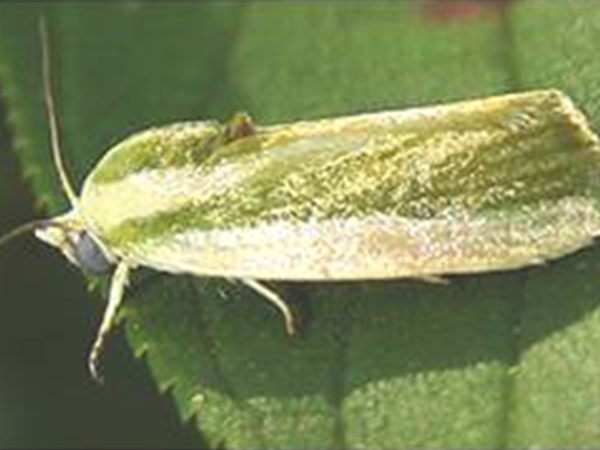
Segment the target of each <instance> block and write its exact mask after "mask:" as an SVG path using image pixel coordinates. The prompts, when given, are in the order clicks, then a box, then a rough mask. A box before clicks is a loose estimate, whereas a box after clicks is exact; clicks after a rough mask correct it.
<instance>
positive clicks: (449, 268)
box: [0, 26, 600, 376]
mask: <svg viewBox="0 0 600 450" xmlns="http://www.w3.org/2000/svg"><path fill="white" fill-rule="evenodd" d="M42 36H43V39H42V42H43V71H44V92H45V106H46V112H47V115H48V117H49V123H50V137H51V144H52V145H51V147H52V154H53V159H54V164H55V166H56V170H57V172H58V176H59V178H60V181H61V185H62V188H63V191H64V193H65V195H66V196H67V197H68V199H69V201H70V204H71V210H70V211H68V212H67V213H65V214H63V215H61V216H59V217H54V218H50V219H45V220H39V221H34V222H30V223H27V224H25V225H22V226H20V227H18V228H17V229H15V230H14V231H12V232H11V233H9V234H7V235H6V236H4V238H2V239H1V240H0V242H1V243H2V244H4V243H6V242H7V241H8V240H9V239H12V238H13V237H15V236H17V235H20V234H22V233H26V232H31V231H34V232H35V235H36V236H37V237H38V238H39V239H41V240H42V241H44V242H46V243H48V244H50V245H51V246H54V247H56V248H58V249H59V250H60V251H61V252H62V253H63V254H64V255H65V256H66V258H67V259H68V260H69V261H70V262H71V263H74V264H75V265H77V266H79V267H80V268H82V269H83V270H84V271H86V272H91V273H95V274H104V273H111V272H112V280H111V286H110V290H109V295H108V303H107V306H106V310H105V312H104V316H103V320H102V323H101V325H100V329H99V331H98V335H97V337H96V340H95V342H94V344H93V346H92V350H91V352H90V356H89V367H90V370H91V373H92V374H93V375H94V376H98V359H99V356H100V354H101V351H102V348H103V343H104V340H105V338H106V336H107V333H109V331H110V330H111V328H112V326H113V324H114V323H115V320H116V319H115V318H116V314H117V312H118V308H119V305H120V304H121V302H122V300H123V296H124V291H125V287H126V284H127V280H128V277H129V274H130V272H131V271H132V270H133V269H135V268H136V267H139V266H146V267H150V268H152V269H156V270H159V271H165V272H170V273H174V274H193V275H197V276H203V277H226V278H229V279H232V280H239V281H241V282H242V283H244V284H246V285H247V286H249V287H250V288H252V289H254V290H256V291H258V292H259V293H260V294H262V296H264V297H265V298H266V299H267V300H269V301H270V302H272V303H273V304H274V305H275V306H276V307H277V308H278V309H279V310H280V311H281V313H282V314H283V317H284V319H285V325H286V329H287V330H288V332H293V330H294V317H293V316H292V313H291V311H290V309H289V308H288V306H286V303H285V302H284V300H283V299H282V298H280V296H279V295H277V293H275V292H274V291H273V290H271V289H270V288H268V287H267V286H266V285H265V284H264V283H263V281H264V280H305V281H327V280H364V279H388V278H398V277H414V278H428V277H437V276H444V275H447V274H457V273H478V272H488V271H498V270H508V269H515V268H520V267H524V266H528V265H533V264H541V263H543V262H545V261H547V260H549V259H552V258H558V257H561V256H563V255H566V254H568V253H571V252H574V251H576V250H578V249H580V248H582V247H584V246H586V245H588V244H590V243H591V242H592V239H593V237H594V236H597V235H598V234H599V232H600V209H599V205H598V199H599V198H600V185H599V179H600V177H599V174H600V144H599V140H598V137H597V136H596V135H595V134H594V132H593V131H592V130H591V128H590V126H589V124H588V122H587V120H586V118H585V117H584V115H583V114H582V113H581V112H580V111H579V110H578V109H577V108H576V107H575V105H574V104H573V102H572V101H571V100H570V99H569V98H568V97H567V96H566V95H565V94H563V93H562V92H560V91H557V90H540V91H531V92H524V93H517V94H509V95H501V96H496V97H490V98H484V99H474V100H468V101H463V102H458V103H452V104H447V105H437V106H428V107H422V108H413V109H408V110H402V111H387V112H377V113H368V114H360V115H353V116H348V117H339V118H327V119H321V120H311V121H300V122H294V123H286V124H281V125H271V126H256V125H254V124H253V122H252V120H251V119H250V118H249V117H248V116H246V115H239V116H236V117H234V119H232V120H231V121H230V122H229V123H225V124H223V123H219V122H217V121H212V120H203V121H197V122H182V123H174V124H171V125H167V126H164V127H157V128H151V129H148V130H145V131H141V132H139V133H137V134H134V135H133V136H131V137H129V138H127V139H125V140H124V141H122V142H121V143H119V144H118V145H116V146H115V147H113V148H112V149H110V150H109V151H108V152H107V153H106V154H105V155H104V156H103V157H102V159H101V160H100V161H99V162H98V163H97V165H96V166H95V167H94V168H93V169H92V170H91V172H90V173H89V175H88V176H87V178H86V179H85V181H84V183H83V186H82V188H81V191H80V193H79V194H77V193H76V190H75V188H74V187H73V185H72V183H71V182H70V180H69V177H68V176H67V172H66V170H65V167H64V162H63V158H62V155H61V149H60V142H59V127H58V123H57V118H56V113H55V107H54V103H53V96H52V93H51V84H52V83H51V79H50V63H49V56H48V48H47V45H48V44H47V37H46V36H47V35H46V29H45V27H44V26H42Z"/></svg>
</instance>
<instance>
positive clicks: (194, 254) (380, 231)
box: [82, 91, 600, 279]
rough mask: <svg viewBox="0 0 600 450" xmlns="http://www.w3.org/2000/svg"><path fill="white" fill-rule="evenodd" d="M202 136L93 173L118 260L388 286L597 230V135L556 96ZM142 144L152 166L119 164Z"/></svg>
mask: <svg viewBox="0 0 600 450" xmlns="http://www.w3.org/2000/svg"><path fill="white" fill-rule="evenodd" d="M200 128H201V127H200ZM198 129H199V126H198V125H197V124H193V123H191V124H188V125H185V126H184V125H177V126H174V127H173V126H172V127H166V128H159V129H154V130H150V131H148V132H145V133H141V134H139V135H136V136H134V137H133V138H130V140H129V141H125V142H124V143H123V144H121V145H120V146H119V147H118V148H117V149H115V150H113V151H112V152H110V153H109V154H108V155H107V157H106V158H105V159H104V160H103V161H102V162H101V163H100V164H99V166H98V167H97V168H96V170H95V171H94V172H93V173H92V174H91V175H90V179H89V180H88V182H87V183H86V186H85V188H84V193H83V197H82V204H83V207H84V214H85V216H86V219H88V220H89V221H90V225H91V227H92V229H94V230H95V231H96V233H97V235H98V236H99V238H100V239H101V240H102V241H104V242H105V243H107V244H108V246H109V247H110V248H111V249H113V250H114V252H115V253H116V254H117V255H119V256H121V257H125V258H129V259H131V260H132V261H134V262H140V263H141V264H145V265H149V266H151V267H154V268H159V269H163V270H169V271H173V272H189V273H194V274H198V275H228V276H244V277H247V276H250V277H256V278H274V279H356V278H386V277H401V276H418V275H423V274H443V273H460V272H474V271H485V270H496V269H506V268H514V267H520V266H523V265H526V264H535V263H539V262H541V261H543V260H546V259H548V258H552V257H557V256H561V255H563V254H566V253H568V252H570V251H573V250H575V249H577V248H580V247H582V246H584V245H586V244H587V243H589V242H590V240H591V238H592V237H593V236H594V235H596V234H598V230H600V214H599V213H598V208H597V204H596V201H597V200H596V199H597V198H598V186H597V179H598V174H599V173H600V153H599V151H598V141H597V138H596V136H595V135H594V134H593V133H592V132H591V131H590V130H589V128H588V126H587V124H586V122H585V118H584V117H583V116H582V115H581V114H580V113H579V112H578V111H577V110H576V109H575V107H574V106H573V105H572V103H571V102H570V100H569V99H568V98H566V97H565V96H564V95H563V94H561V93H559V92H556V91H541V92H532V93H525V94H515V95H508V96H501V97H494V98H490V99H486V100H474V101H467V102H462V103H457V104H451V105H446V106H436V107H429V108H421V109H413V110H407V111H400V112H385V113H379V114H367V115H359V116H354V117H346V118H339V119H326V120H320V121H313V122H299V123H295V124H288V125H280V126H272V127H265V128H263V129H260V130H259V132H258V133H257V135H255V136H252V137H249V138H244V139H241V140H239V141H236V142H233V143H231V144H229V145H225V146H219V147H216V148H214V149H206V148H204V147H202V146H195V145H194V142H195V140H194V139H193V137H190V136H194V134H195V133H200V131H198ZM149 140H151V141H152V142H153V145H147V142H148V141H149ZM190 142H191V143H192V144H191V145H188V144H187V143H190ZM180 143H184V144H180ZM167 144H169V145H167ZM140 148H143V151H144V152H146V153H147V155H146V157H145V160H146V161H147V162H146V166H147V168H140V167H139V166H134V167H133V168H132V169H131V170H129V171H128V170H124V169H123V165H122V162H121V161H122V160H123V156H124V155H125V154H126V152H131V153H132V154H133V152H136V154H137V153H139V152H140ZM165 153H167V154H169V156H170V158H171V159H170V160H168V161H167V159H166V158H165V156H164V155H165ZM174 155H175V156H174ZM177 155H179V157H178V156H177ZM182 155H183V156H182ZM115 161H116V162H115ZM165 161H167V162H165ZM173 161H177V163H173ZM161 164H162V165H161ZM115 173H118V176H115V175H114V174H115ZM548 179H552V180H553V181H552V182H550V183H549V182H548V181H547V180H548ZM541 180H544V181H543V182H542V181H541Z"/></svg>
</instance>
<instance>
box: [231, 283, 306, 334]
mask: <svg viewBox="0 0 600 450" xmlns="http://www.w3.org/2000/svg"><path fill="white" fill-rule="evenodd" d="M239 280H240V281H241V282H242V283H244V284H245V285H246V286H248V287H249V288H251V289H253V290H254V291H256V292H258V293H259V294H260V295H262V296H263V297H264V298H266V299H267V300H269V301H270V302H271V303H273V304H274V305H275V306H276V307H277V309H279V311H280V312H281V314H283V319H284V321H285V331H286V332H287V333H288V334H289V335H293V334H295V333H296V326H295V324H294V315H293V314H292V311H291V310H290V308H289V307H288V305H287V304H286V303H285V301H284V300H283V299H282V298H281V297H280V296H279V295H277V293H276V292H274V291H273V290H271V289H269V288H268V287H267V286H266V285H264V284H263V283H261V282H260V281H257V280H254V279H252V278H240V279H239Z"/></svg>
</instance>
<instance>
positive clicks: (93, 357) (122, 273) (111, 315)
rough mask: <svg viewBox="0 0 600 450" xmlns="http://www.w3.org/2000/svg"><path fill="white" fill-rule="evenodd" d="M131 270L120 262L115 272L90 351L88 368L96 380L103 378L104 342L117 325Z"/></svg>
mask: <svg viewBox="0 0 600 450" xmlns="http://www.w3.org/2000/svg"><path fill="white" fill-rule="evenodd" d="M130 268H131V267H130V266H129V265H128V264H127V263H125V262H120V263H119V265H118V266H117V268H116V270H115V273H114V274H113V277H112V280H111V283H110V292H109V295H108V304H107V305H106V309H105V310H104V316H103V317H102V323H101V324H100V329H99V330H98V334H97V336H96V340H95V341H94V345H93V346H92V350H91V351H90V356H89V358H88V367H89V370H90V373H91V374H92V377H93V378H94V379H96V380H99V381H100V380H101V376H100V373H99V370H98V368H99V360H100V355H101V354H102V351H103V350H104V342H105V340H106V336H108V333H110V331H111V330H112V327H113V326H114V325H115V322H116V318H117V312H118V310H119V306H120V305H121V302H122V300H123V294H124V291H125V286H126V285H127V280H128V277H129V270H130Z"/></svg>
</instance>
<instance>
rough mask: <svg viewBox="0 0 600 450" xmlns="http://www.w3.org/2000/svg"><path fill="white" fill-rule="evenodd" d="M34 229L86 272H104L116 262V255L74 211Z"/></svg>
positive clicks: (37, 234) (41, 237) (47, 242)
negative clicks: (114, 255) (75, 215)
mask: <svg viewBox="0 0 600 450" xmlns="http://www.w3.org/2000/svg"><path fill="white" fill-rule="evenodd" d="M34 232H35V236H36V237H37V238H38V239H40V240H41V241H43V242H45V243H46V244H49V245H51V246H52V247H56V248H57V249H59V250H60V251H61V252H62V254H63V255H65V257H66V258H67V259H68V260H69V261H70V262H71V263H72V264H74V265H76V266H77V267H79V268H80V269H81V270H82V271H83V272H85V273H88V274H91V275H103V274H105V273H107V272H109V271H110V269H111V268H112V266H113V261H114V257H113V256H112V255H111V254H110V252H108V250H107V249H106V248H105V247H104V246H103V245H102V244H101V243H100V241H98V239H96V238H95V237H94V235H93V233H91V232H90V231H89V230H88V229H86V227H85V224H84V223H83V222H82V221H81V220H78V219H77V218H75V217H73V214H72V213H70V214H67V215H64V216H60V217H58V218H55V219H52V220H50V221H48V223H47V224H46V225H45V226H40V227H38V228H36V229H35V230H34Z"/></svg>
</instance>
